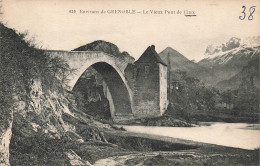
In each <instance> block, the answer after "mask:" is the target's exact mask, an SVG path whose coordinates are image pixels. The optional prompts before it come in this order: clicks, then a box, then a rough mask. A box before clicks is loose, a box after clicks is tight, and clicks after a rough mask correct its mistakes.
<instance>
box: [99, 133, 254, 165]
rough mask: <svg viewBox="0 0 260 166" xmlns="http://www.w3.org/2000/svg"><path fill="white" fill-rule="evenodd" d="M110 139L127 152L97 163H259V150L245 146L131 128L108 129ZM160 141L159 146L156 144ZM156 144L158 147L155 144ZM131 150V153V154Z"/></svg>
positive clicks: (106, 134)
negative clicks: (183, 137) (140, 132)
mask: <svg viewBox="0 0 260 166" xmlns="http://www.w3.org/2000/svg"><path fill="white" fill-rule="evenodd" d="M105 136H106V137H107V138H108V141H112V142H113V144H117V145H118V147H123V149H126V150H127V151H128V152H126V153H125V154H124V155H122V154H118V155H115V153H113V155H110V157H109V155H107V157H106V158H105V159H104V158H103V159H101V158H100V159H97V160H96V161H95V162H94V165H105V164H108V165H109V164H111V165H162V166H164V165H165V166H168V165H169V166H170V165H258V164H259V150H257V149H256V150H244V149H240V148H231V147H226V146H219V145H213V144H205V143H200V142H195V141H189V140H183V139H177V138H171V137H161V136H156V135H148V134H137V133H132V132H127V131H114V130H110V131H105ZM156 145H158V146H156ZM154 146H155V147H154ZM127 153H130V154H127Z"/></svg>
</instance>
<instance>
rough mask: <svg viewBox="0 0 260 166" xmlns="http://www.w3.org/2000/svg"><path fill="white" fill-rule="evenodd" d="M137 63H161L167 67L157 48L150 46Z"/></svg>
mask: <svg viewBox="0 0 260 166" xmlns="http://www.w3.org/2000/svg"><path fill="white" fill-rule="evenodd" d="M136 62H137V63H151V62H156V63H161V64H162V65H165V66H167V65H166V64H165V63H164V62H163V61H162V59H161V57H160V56H159V55H158V53H157V52H156V51H155V46H154V45H151V46H149V47H148V48H147V49H146V50H145V51H144V53H143V54H142V55H141V56H140V58H139V59H138V60H137V61H136Z"/></svg>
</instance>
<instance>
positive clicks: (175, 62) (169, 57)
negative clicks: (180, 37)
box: [159, 47, 207, 77]
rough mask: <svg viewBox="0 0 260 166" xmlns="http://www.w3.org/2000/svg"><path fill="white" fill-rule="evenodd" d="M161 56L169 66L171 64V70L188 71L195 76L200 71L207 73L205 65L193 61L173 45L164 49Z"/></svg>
mask: <svg viewBox="0 0 260 166" xmlns="http://www.w3.org/2000/svg"><path fill="white" fill-rule="evenodd" d="M159 56H160V57H161V59H162V60H163V61H164V62H165V63H166V64H167V65H168V67H169V65H170V68H171V71H176V70H182V71H186V72H187V74H188V75H190V76H193V77H197V75H198V73H204V74H206V73H207V70H206V69H205V68H204V67H202V66H199V65H198V64H196V63H195V62H193V61H190V60H189V59H187V58H186V57H185V56H183V55H182V54H181V53H179V52H178V51H176V50H174V49H173V48H171V47H167V48H166V49H164V50H163V51H162V52H160V53H159ZM169 62H170V63H169Z"/></svg>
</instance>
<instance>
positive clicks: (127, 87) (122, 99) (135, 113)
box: [46, 46, 167, 122]
mask: <svg viewBox="0 0 260 166" xmlns="http://www.w3.org/2000/svg"><path fill="white" fill-rule="evenodd" d="M46 52H48V53H49V54H51V55H52V56H58V57H61V58H63V59H64V60H65V61H67V63H68V65H69V66H70V67H71V68H73V69H76V71H75V72H74V73H73V74H71V75H70V76H69V80H70V81H69V83H68V84H69V86H70V88H71V90H73V88H74V87H75V85H77V83H79V82H80V78H81V77H83V76H84V74H83V73H84V72H85V71H86V70H87V69H89V68H90V67H92V68H94V69H95V70H96V71H97V72H98V73H99V74H101V76H102V77H103V79H104V81H105V85H106V86H103V88H105V91H104V92H105V95H106V97H107V99H108V101H109V107H110V113H111V116H112V118H113V120H114V121H115V122H121V121H125V120H131V119H138V118H144V117H157V116H161V115H162V114H163V113H164V112H165V110H166V108H167V66H166V64H165V63H164V62H163V61H162V60H161V58H160V57H159V55H158V54H157V52H156V51H155V47H154V46H150V47H148V48H147V49H146V50H145V52H144V53H143V54H142V56H141V57H140V58H139V59H138V60H137V61H136V62H134V63H133V64H130V63H128V62H125V61H124V60H122V59H120V58H118V57H116V56H113V55H110V54H107V53H104V52H102V51H46Z"/></svg>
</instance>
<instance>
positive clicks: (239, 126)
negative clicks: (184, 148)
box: [123, 122, 260, 149]
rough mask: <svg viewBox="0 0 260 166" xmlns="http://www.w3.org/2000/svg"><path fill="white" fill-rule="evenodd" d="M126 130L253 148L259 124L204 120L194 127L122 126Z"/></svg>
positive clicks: (259, 133) (259, 137)
mask: <svg viewBox="0 0 260 166" xmlns="http://www.w3.org/2000/svg"><path fill="white" fill-rule="evenodd" d="M123 127H124V128H125V129H126V130H127V131H131V132H136V133H145V134H152V135H161V136H169V137H173V138H181V139H186V140H192V141H197V142H204V143H210V144H217V145H224V146H229V147H237V148H242V149H255V148H259V147H260V124H247V123H219V122H216V123H215V122H205V123H201V124H200V126H196V127H157V126H123Z"/></svg>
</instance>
